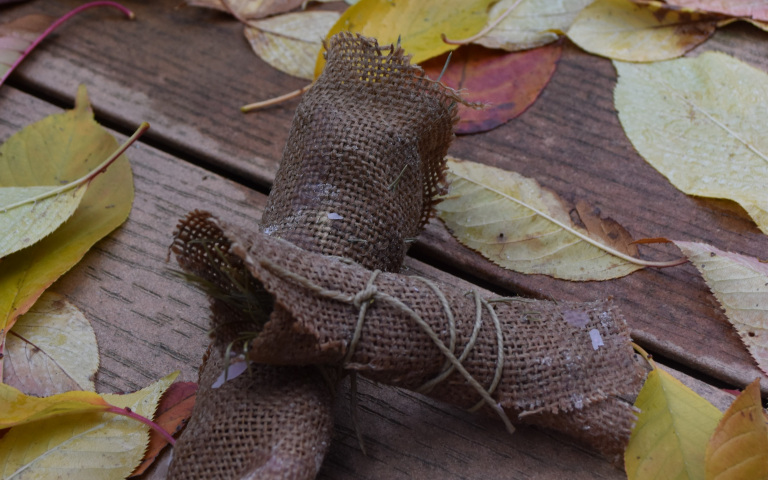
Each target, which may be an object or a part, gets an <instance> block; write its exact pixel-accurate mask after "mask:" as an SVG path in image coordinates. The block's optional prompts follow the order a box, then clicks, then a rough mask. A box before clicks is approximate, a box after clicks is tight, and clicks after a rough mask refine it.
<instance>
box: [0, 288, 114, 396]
mask: <svg viewBox="0 0 768 480" xmlns="http://www.w3.org/2000/svg"><path fill="white" fill-rule="evenodd" d="M4 354H5V357H4V358H3V361H4V362H5V369H4V376H3V379H2V380H3V381H4V382H5V383H6V384H8V385H10V386H12V387H15V388H18V389H19V390H21V391H23V392H24V393H26V394H27V395H34V396H37V397H45V396H48V395H53V394H56V393H61V392H67V391H71V390H87V391H96V387H95V385H94V383H93V377H94V376H95V375H96V370H98V368H99V348H98V346H97V344H96V335H95V334H94V332H93V328H92V327H91V324H90V323H89V322H88V320H87V319H86V318H85V317H84V316H83V314H82V313H81V312H80V310H78V309H77V308H76V307H75V306H74V305H72V304H71V303H69V302H68V301H67V299H66V298H65V297H63V296H61V295H58V294H56V293H52V292H45V293H43V295H42V296H41V297H40V298H39V299H38V300H37V302H35V304H34V305H33V306H32V308H31V309H30V310H29V311H28V312H27V313H25V314H24V315H22V316H21V317H19V320H18V321H17V322H16V325H14V326H13V330H11V332H10V334H9V336H8V338H7V341H6V344H5V351H4Z"/></svg>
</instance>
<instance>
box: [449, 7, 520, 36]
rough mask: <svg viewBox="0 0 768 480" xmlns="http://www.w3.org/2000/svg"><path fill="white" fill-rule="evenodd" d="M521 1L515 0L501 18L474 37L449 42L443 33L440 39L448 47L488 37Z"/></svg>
mask: <svg viewBox="0 0 768 480" xmlns="http://www.w3.org/2000/svg"><path fill="white" fill-rule="evenodd" d="M522 1H523V0H517V1H516V2H515V3H513V4H512V5H511V6H510V7H509V8H507V9H506V10H505V11H504V13H502V14H501V16H499V18H497V19H496V20H494V21H492V22H491V23H489V24H488V25H486V27H485V28H484V29H482V30H480V31H479V32H478V33H476V34H475V35H473V36H471V37H469V38H465V39H464V40H450V39H448V37H446V36H445V34H444V33H441V34H440V38H442V39H443V42H444V43H447V44H448V45H466V44H468V43H472V42H474V41H475V40H477V39H478V38H481V37H484V36H486V35H488V32H490V31H491V30H493V29H494V28H496V27H497V26H498V25H499V24H500V23H501V22H503V21H504V19H505V18H507V17H508V16H509V14H510V13H512V10H514V9H515V8H517V6H518V5H520V2H522Z"/></svg>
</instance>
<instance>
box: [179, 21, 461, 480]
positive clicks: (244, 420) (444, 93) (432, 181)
mask: <svg viewBox="0 0 768 480" xmlns="http://www.w3.org/2000/svg"><path fill="white" fill-rule="evenodd" d="M387 48H388V49H389V51H388V52H387V51H385V50H386V49H384V48H380V47H379V46H378V45H377V44H376V42H375V40H372V39H367V38H363V37H360V36H355V35H351V34H340V35H337V36H335V37H333V38H332V39H331V40H330V41H329V44H328V54H327V64H326V68H325V71H324V73H323V74H322V75H321V77H320V78H319V79H318V81H317V82H316V83H315V85H314V86H313V88H312V89H311V90H310V91H309V92H308V93H307V94H306V95H305V97H304V98H303V99H302V102H301V104H300V105H299V107H298V110H297V113H296V116H295V118H294V121H293V124H292V128H291V132H290V135H289V139H288V143H287V145H286V148H285V150H284V153H283V159H282V161H281V166H280V169H279V171H278V173H277V177H276V180H275V184H274V186H273V189H272V191H271V192H270V197H269V202H268V205H267V208H266V212H265V214H264V216H263V218H262V226H261V228H262V229H263V230H264V232H265V233H266V234H268V235H272V236H274V237H280V238H285V239H286V240H288V241H290V242H293V243H295V244H296V245H298V246H300V247H301V248H303V249H305V250H306V251H311V252H318V253H322V254H327V255H337V256H341V257H345V258H349V259H352V260H354V261H356V262H359V263H361V264H363V265H366V266H368V267H370V268H378V269H383V270H388V271H397V270H399V268H400V265H401V263H402V260H403V258H404V256H405V252H406V250H407V249H408V246H409V245H410V242H411V241H412V240H413V238H414V237H416V235H418V232H419V230H420V228H421V227H422V226H423V224H424V223H425V222H426V220H427V218H428V215H429V212H430V207H431V202H432V198H433V196H434V194H435V193H436V190H437V184H438V182H439V180H440V179H441V177H442V171H443V168H444V160H443V158H444V156H445V153H446V152H447V149H448V146H449V144H450V141H451V139H452V138H453V133H452V127H453V124H454V123H455V121H456V120H457V119H456V116H455V115H456V107H455V103H454V102H456V101H460V99H459V97H458V96H457V95H456V94H455V93H454V92H453V91H452V90H450V89H447V88H445V87H442V86H440V85H439V84H436V83H434V82H432V81H430V80H428V79H425V78H423V73H422V72H421V70H420V69H419V68H418V67H415V66H411V65H409V61H408V57H406V56H405V55H404V52H403V51H402V49H400V48H399V47H397V48H395V47H387ZM178 232H179V233H178V235H177V238H176V241H175V242H174V252H175V253H176V255H177V258H178V259H179V263H180V265H181V266H182V267H183V268H184V269H185V270H186V271H187V272H190V273H192V274H194V275H197V276H199V277H202V278H203V279H205V280H206V281H207V282H208V283H209V284H211V283H212V284H214V287H215V288H214V289H213V295H212V302H211V310H212V326H213V334H214V346H215V348H214V352H213V353H212V358H215V359H218V360H220V361H217V362H214V361H209V362H208V363H207V364H206V366H205V369H204V370H203V373H202V376H201V394H200V395H199V396H198V403H197V404H196V407H195V412H193V417H192V420H191V421H190V425H189V426H188V427H187V430H185V432H184V434H183V436H182V437H181V438H180V439H179V442H178V443H177V446H176V453H175V456H174V462H173V465H172V467H171V477H170V478H184V479H187V478H190V479H192V478H195V479H197V478H200V479H203V478H205V479H208V478H211V479H213V478H262V479H284V480H300V479H311V478H314V477H315V475H316V473H317V470H318V469H319V466H320V461H321V460H322V458H323V455H324V454H325V451H326V449H327V446H328V443H329V440H330V430H331V429H330V424H331V414H330V404H331V399H330V395H329V391H328V386H327V385H325V384H323V382H322V380H324V377H323V376H322V375H320V373H319V370H318V369H317V368H315V367H305V368H284V367H272V366H267V365H259V366H257V367H256V366H254V367H253V371H252V372H251V374H250V376H248V377H247V378H241V377H238V378H237V379H235V380H231V381H228V382H225V383H224V384H223V385H222V386H221V387H220V388H218V389H211V388H210V383H207V381H208V380H210V378H211V376H213V375H214V374H217V373H218V374H220V373H221V370H222V369H223V368H224V366H225V365H226V362H225V361H224V360H222V353H223V350H225V349H226V348H227V347H228V346H229V345H231V344H232V342H234V341H236V340H239V339H241V338H242V337H243V333H244V332H253V331H258V330H259V329H260V328H261V325H262V324H263V322H264V321H265V319H266V317H265V312H272V314H273V315H278V316H279V315H285V314H286V312H285V310H284V309H283V308H282V306H281V305H276V306H274V311H272V310H273V305H272V300H271V297H268V296H267V298H266V299H265V298H264V295H263V294H264V290H263V289H262V288H261V287H260V285H259V284H258V282H256V281H255V279H254V278H253V277H250V274H247V275H244V273H247V271H246V270H244V268H243V265H242V261H241V260H240V259H239V258H237V257H235V256H233V255H232V254H231V252H230V249H229V239H227V238H226V237H225V236H224V235H223V234H222V232H221V230H220V229H219V228H218V224H217V222H216V221H215V220H213V219H212V218H211V217H210V215H209V214H207V213H204V212H192V213H191V214H190V215H188V216H187V218H185V219H183V220H182V221H181V223H180V225H179V228H178ZM208 287H209V291H211V290H210V285H208ZM307 340H308V341H312V339H311V338H308V339H307ZM235 344H236V346H238V345H239V343H237V342H235ZM236 350H237V348H236ZM331 373H332V372H331ZM244 375H245V374H244ZM327 376H328V372H326V377H327ZM330 376H331V377H333V375H332V374H331V375H330ZM331 380H333V379H331ZM233 402H234V403H233ZM233 432H237V433H236V434H235V433H233ZM208 445H215V446H216V448H218V449H225V450H227V454H226V455H220V454H219V455H216V454H215V453H214V452H215V451H216V450H215V449H214V450H212V449H211V448H210V447H209V446H208ZM270 449H271V454H270V455H266V456H265V455H264V451H270ZM290 452H292V453H290ZM289 453H290V454H289ZM281 465H282V468H280V466H281ZM254 472H257V473H254Z"/></svg>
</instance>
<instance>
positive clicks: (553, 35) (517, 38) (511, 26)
mask: <svg viewBox="0 0 768 480" xmlns="http://www.w3.org/2000/svg"><path fill="white" fill-rule="evenodd" d="M516 1H517V0H501V1H500V2H498V3H497V4H495V5H494V6H493V7H492V8H491V11H490V13H489V14H488V17H489V23H490V22H493V21H494V20H496V19H497V18H498V17H500V16H501V15H502V14H503V13H504V12H506V10H507V9H508V8H509V7H510V6H512V5H514V3H515V2H516ZM590 3H592V0H523V1H522V2H520V4H519V5H518V6H516V7H515V8H514V10H513V11H512V13H510V14H509V16H507V17H506V18H505V19H504V20H502V21H501V23H499V25H498V26H496V27H494V29H493V30H491V31H490V32H488V34H486V35H484V36H482V37H481V38H479V39H478V40H476V41H475V42H473V43H478V44H480V45H484V46H486V47H488V48H501V49H504V50H509V51H515V50H525V49H528V48H534V47H539V46H541V45H546V44H547V43H550V42H554V41H555V40H557V39H558V38H559V34H558V32H564V31H566V30H568V27H570V26H571V23H573V20H574V19H575V18H576V16H577V15H578V14H579V12H580V11H581V10H582V9H583V8H584V7H586V6H587V5H589V4H590Z"/></svg>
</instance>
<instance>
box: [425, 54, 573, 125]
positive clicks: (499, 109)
mask: <svg viewBox="0 0 768 480" xmlns="http://www.w3.org/2000/svg"><path fill="white" fill-rule="evenodd" d="M561 53H562V44H560V43H557V44H554V45H548V46H545V47H541V48H536V49H533V50H528V51H525V52H511V53H510V52H505V51H500V50H489V49H487V48H484V47H480V46H476V45H469V46H465V47H461V48H459V49H458V50H456V51H455V52H454V53H453V55H452V56H451V61H450V63H449V65H448V68H447V69H446V70H445V73H444V74H443V77H442V82H443V83H445V84H446V85H448V86H449V87H452V88H455V89H464V92H463V95H462V96H463V98H464V99H465V100H467V101H469V102H480V103H484V104H487V105H486V107H485V108H482V109H477V108H471V107H468V106H466V105H459V118H460V120H459V123H458V125H457V126H456V133H477V132H485V131H487V130H491V129H493V128H496V127H498V126H499V125H503V124H504V123H506V122H508V121H509V120H511V119H513V118H515V117H517V116H518V115H521V114H522V113H523V112H524V111H525V110H527V109H528V107H530V106H531V105H533V102H534V101H536V99H537V98H538V97H539V94H541V92H542V90H544V87H545V86H546V85H547V83H549V80H550V79H551V78H552V75H553V74H554V73H555V68H556V67H557V62H558V60H560V54H561ZM445 61H446V56H445V55H443V56H440V57H438V58H435V59H432V60H429V61H428V62H426V63H424V64H423V65H422V67H423V68H424V70H425V71H426V72H427V74H428V75H429V76H430V77H431V78H437V77H438V76H439V75H440V73H441V71H442V70H443V66H444V65H445Z"/></svg>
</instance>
